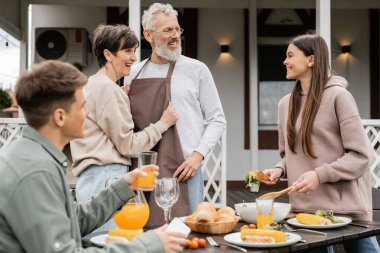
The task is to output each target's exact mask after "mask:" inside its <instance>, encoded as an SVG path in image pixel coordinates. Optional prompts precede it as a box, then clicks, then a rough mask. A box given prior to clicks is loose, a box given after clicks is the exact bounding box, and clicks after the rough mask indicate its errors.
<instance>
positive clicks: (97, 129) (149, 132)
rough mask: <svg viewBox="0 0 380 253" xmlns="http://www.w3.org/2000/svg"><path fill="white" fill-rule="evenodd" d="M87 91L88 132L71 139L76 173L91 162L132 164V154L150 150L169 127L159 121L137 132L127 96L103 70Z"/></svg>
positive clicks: (86, 125)
mask: <svg viewBox="0 0 380 253" xmlns="http://www.w3.org/2000/svg"><path fill="white" fill-rule="evenodd" d="M84 93H85V98H86V102H87V108H88V115H87V118H86V121H85V126H84V128H85V136H84V137H83V138H79V139H75V140H73V141H71V142H70V147H71V154H72V157H73V174H74V176H78V175H79V174H80V173H81V172H82V171H83V170H85V169H86V168H87V167H88V166H89V165H92V164H95V165H105V164H112V163H118V164H125V165H130V164H131V160H130V157H136V156H137V155H138V154H139V153H140V152H142V151H148V150H150V149H151V148H152V147H153V146H154V145H155V144H156V143H157V142H158V141H159V140H160V139H161V137H162V133H163V132H165V131H166V130H167V127H166V125H165V124H163V123H162V122H160V121H158V122H157V123H155V124H151V125H150V126H148V127H147V128H145V129H144V130H143V131H141V132H138V133H134V132H133V128H134V124H133V121H132V115H131V112H130V105H129V98H128V96H127V95H126V94H125V92H124V91H123V90H122V89H121V88H120V87H119V86H118V85H117V84H116V83H114V82H113V81H112V80H111V79H109V78H108V77H107V76H106V75H104V74H102V73H100V72H98V73H96V74H95V75H93V76H91V77H90V78H89V80H88V83H87V85H86V86H85V88H84Z"/></svg>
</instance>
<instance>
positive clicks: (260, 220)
mask: <svg viewBox="0 0 380 253" xmlns="http://www.w3.org/2000/svg"><path fill="white" fill-rule="evenodd" d="M273 216H274V214H273V199H260V198H257V199H256V219H257V228H258V229H266V226H267V225H268V226H270V225H271V224H272V223H273V221H274V219H273Z"/></svg>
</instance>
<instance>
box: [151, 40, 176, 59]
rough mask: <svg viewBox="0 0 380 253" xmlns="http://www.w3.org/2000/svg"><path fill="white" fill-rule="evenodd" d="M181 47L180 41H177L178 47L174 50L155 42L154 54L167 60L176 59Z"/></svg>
mask: <svg viewBox="0 0 380 253" xmlns="http://www.w3.org/2000/svg"><path fill="white" fill-rule="evenodd" d="M181 51H182V47H181V41H180V40H179V42H178V47H177V49H176V50H174V51H173V50H170V49H168V48H167V47H166V45H165V44H163V43H162V44H161V43H157V44H156V54H157V55H158V56H160V57H162V58H164V59H166V60H168V61H176V60H177V59H178V57H179V56H180V55H181Z"/></svg>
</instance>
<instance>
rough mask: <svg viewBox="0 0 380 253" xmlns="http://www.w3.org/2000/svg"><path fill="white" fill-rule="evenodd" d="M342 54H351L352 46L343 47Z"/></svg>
mask: <svg viewBox="0 0 380 253" xmlns="http://www.w3.org/2000/svg"><path fill="white" fill-rule="evenodd" d="M341 52H342V54H349V53H350V52H351V46H350V45H345V46H342V48H341Z"/></svg>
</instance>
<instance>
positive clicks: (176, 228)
mask: <svg viewBox="0 0 380 253" xmlns="http://www.w3.org/2000/svg"><path fill="white" fill-rule="evenodd" d="M166 231H169V232H180V233H182V234H184V235H186V236H188V235H189V234H190V232H191V229H190V228H189V227H188V226H187V225H186V224H185V223H183V221H182V220H181V219H179V218H174V219H173V220H172V221H171V222H170V224H169V225H168V227H167V228H166Z"/></svg>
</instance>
